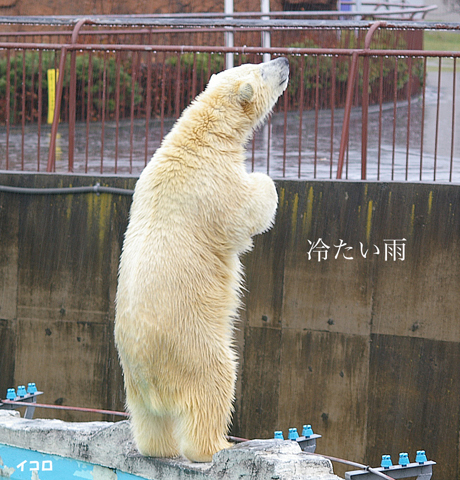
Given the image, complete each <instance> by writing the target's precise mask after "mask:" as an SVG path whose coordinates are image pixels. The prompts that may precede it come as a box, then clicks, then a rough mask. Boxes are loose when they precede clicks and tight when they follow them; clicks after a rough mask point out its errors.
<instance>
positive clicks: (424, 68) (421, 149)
mask: <svg viewBox="0 0 460 480" xmlns="http://www.w3.org/2000/svg"><path fill="white" fill-rule="evenodd" d="M426 64H427V57H425V58H424V59H423V79H424V80H423V89H422V120H421V122H422V125H421V130H420V177H419V180H420V181H422V175H423V140H424V137H425V136H424V133H425V93H426Z"/></svg>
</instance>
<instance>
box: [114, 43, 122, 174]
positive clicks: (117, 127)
mask: <svg viewBox="0 0 460 480" xmlns="http://www.w3.org/2000/svg"><path fill="white" fill-rule="evenodd" d="M120 72H121V52H117V53H116V59H115V76H116V78H115V173H118V143H119V139H120Z"/></svg>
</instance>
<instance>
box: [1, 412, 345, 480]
mask: <svg viewBox="0 0 460 480" xmlns="http://www.w3.org/2000/svg"><path fill="white" fill-rule="evenodd" d="M2 443H3V444H6V445H10V446H15V447H20V448H26V449H29V450H35V451H38V452H41V453H48V454H53V455H58V456H62V457H67V458H72V459H75V460H80V461H85V462H88V463H92V464H95V465H99V466H102V467H108V468H111V469H116V470H119V471H122V472H127V473H131V474H134V475H138V476H140V477H143V478H145V479H149V480H160V479H168V480H174V479H192V478H193V479H194V480H236V479H241V478H244V477H248V478H251V480H268V479H278V480H297V479H298V480H300V479H302V480H305V479H309V480H316V479H318V480H340V479H339V477H337V476H336V475H334V474H333V470H332V465H331V462H330V461H329V460H327V459H325V458H323V457H320V456H310V455H305V454H304V453H302V452H301V450H300V447H299V445H298V444H297V443H295V442H291V441H288V440H252V441H250V442H245V443H241V444H238V445H235V446H234V447H232V448H230V449H228V450H222V451H220V452H218V453H216V454H215V455H214V458H213V462H212V463H202V464H197V463H191V462H189V461H188V460H186V459H184V458H177V459H162V458H147V457H143V456H142V455H140V454H139V452H138V451H137V450H136V447H135V445H134V442H133V440H132V437H131V432H130V428H129V422H128V421H121V422H117V423H109V422H85V423H67V422H63V421H61V420H44V419H34V420H26V419H24V418H20V417H18V416H17V415H15V414H14V413H13V412H11V411H1V410H0V444H2ZM0 450H1V445H0ZM0 476H1V475H0Z"/></svg>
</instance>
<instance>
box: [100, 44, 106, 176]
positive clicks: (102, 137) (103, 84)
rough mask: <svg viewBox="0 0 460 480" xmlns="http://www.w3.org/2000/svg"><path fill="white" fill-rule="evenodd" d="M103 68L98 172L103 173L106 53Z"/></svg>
mask: <svg viewBox="0 0 460 480" xmlns="http://www.w3.org/2000/svg"><path fill="white" fill-rule="evenodd" d="M103 64H104V66H103V69H102V101H101V107H102V111H101V115H102V118H101V164H100V169H99V172H100V173H103V172H104V140H105V104H106V97H107V51H105V52H104V63H103Z"/></svg>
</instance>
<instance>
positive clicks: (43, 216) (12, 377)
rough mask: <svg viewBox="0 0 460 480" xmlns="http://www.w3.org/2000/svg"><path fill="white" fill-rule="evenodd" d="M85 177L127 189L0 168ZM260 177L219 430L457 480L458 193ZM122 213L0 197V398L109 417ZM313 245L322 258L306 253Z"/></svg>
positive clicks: (60, 182) (120, 182)
mask: <svg viewBox="0 0 460 480" xmlns="http://www.w3.org/2000/svg"><path fill="white" fill-rule="evenodd" d="M97 181H99V182H100V183H101V184H103V185H112V186H117V187H122V188H133V186H134V182H135V179H133V178H109V177H104V178H91V177H66V176H49V175H30V176H29V175H13V174H4V175H0V185H22V186H25V185H29V186H65V185H72V186H77V185H91V184H94V183H96V182H97ZM277 184H278V189H279V194H280V207H279V212H278V215H277V220H276V226H275V228H274V229H273V230H272V231H271V232H269V233H268V234H265V235H263V236H260V237H258V238H257V239H256V242H255V248H254V250H253V252H251V253H250V254H248V255H247V256H246V257H245V259H244V263H245V266H246V275H247V287H248V292H249V293H248V294H247V295H246V298H245V306H246V308H245V311H244V312H242V320H241V325H240V330H239V332H238V347H239V350H240V357H241V360H240V370H241V371H240V375H239V380H238V385H237V402H236V411H235V416H234V426H233V432H232V433H233V434H235V435H238V436H243V437H246V438H254V437H259V438H263V437H271V436H272V435H273V431H274V430H275V429H283V430H284V431H285V432H286V431H287V429H288V428H289V427H291V426H296V427H298V428H299V427H300V426H301V425H302V424H303V423H311V424H312V425H313V428H314V430H315V432H316V433H321V434H322V435H323V438H322V439H321V440H320V442H319V444H318V450H317V451H318V452H320V453H324V454H329V455H335V456H339V457H343V458H348V459H352V460H355V461H363V462H364V463H369V464H371V465H378V464H379V463H380V458H381V457H380V456H381V455H382V454H384V453H385V454H391V455H392V457H393V460H394V461H396V460H397V455H398V453H399V452H403V451H407V452H408V453H409V455H410V458H411V460H412V459H413V457H414V455H415V451H416V450H417V449H426V451H427V455H428V457H429V459H434V460H436V461H437V462H438V465H437V466H436V467H435V475H434V476H433V478H434V479H435V480H436V479H445V478H457V476H458V474H459V425H460V402H459V401H458V399H459V398H460V375H459V364H460V322H459V313H458V310H459V308H458V307H459V303H460V302H459V296H458V292H459V286H460V255H459V253H460V252H459V248H460V244H459V238H460V237H459V233H460V202H459V197H460V188H459V187H458V186H455V185H432V184H397V183H394V184H387V183H362V182H319V181H311V182H296V181H279V182H277ZM129 204H130V198H129V197H125V196H119V195H107V194H102V195H100V196H96V195H94V194H89V195H74V196H71V195H66V196H27V195H15V194H9V193H2V194H0V342H1V343H0V346H1V347H0V348H1V351H2V354H1V355H0V392H5V391H6V388H7V387H10V386H16V385H18V384H22V383H27V382H30V381H35V382H36V383H37V386H38V387H39V389H41V390H43V391H45V395H43V401H44V402H48V403H58V404H59V403H63V404H66V405H77V406H91V407H103V408H113V409H121V408H122V407H123V393H122V379H121V375H120V369H119V366H118V363H117V357H116V352H115V349H114V346H113V339H112V330H113V328H112V322H113V313H114V312H113V300H114V294H115V288H116V271H117V263H118V256H119V253H120V246H121V242H122V237H123V232H124V229H125V227H126V222H127V214H128V210H129ZM320 238H321V239H322V240H323V242H324V244H325V245H327V246H329V247H330V249H329V250H328V258H327V259H323V260H321V261H318V255H317V254H315V253H312V256H311V259H309V255H308V254H309V250H310V248H311V244H310V243H309V241H311V242H313V243H315V242H317V241H318V240H319V239H320ZM399 239H406V241H405V242H404V248H405V251H404V254H405V258H404V260H402V259H400V258H397V259H396V260H393V258H390V257H388V258H387V259H385V240H399ZM387 243H388V242H387ZM340 244H342V245H344V246H343V247H342V248H341V251H340V252H339V254H338V255H337V251H338V248H336V247H334V245H340ZM345 244H346V245H345ZM348 247H352V249H348V250H347V249H346V248H348ZM377 249H379V254H377ZM387 253H388V252H387ZM400 253H402V252H401V251H400ZM336 255H337V258H335V256H336ZM345 257H347V258H352V259H347V258H345ZM1 395H2V396H3V395H4V393H2V394H1ZM39 415H40V416H45V417H49V416H51V415H53V416H57V417H58V418H63V419H65V420H75V419H78V420H87V419H90V418H91V419H93V420H94V419H97V417H94V416H91V417H90V416H88V415H82V414H78V415H77V414H69V413H67V414H61V413H59V414H56V412H53V413H49V412H47V411H43V410H42V411H40V412H39ZM338 473H339V474H341V471H340V469H339V470H338Z"/></svg>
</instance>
